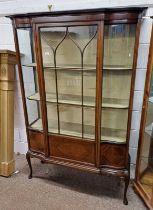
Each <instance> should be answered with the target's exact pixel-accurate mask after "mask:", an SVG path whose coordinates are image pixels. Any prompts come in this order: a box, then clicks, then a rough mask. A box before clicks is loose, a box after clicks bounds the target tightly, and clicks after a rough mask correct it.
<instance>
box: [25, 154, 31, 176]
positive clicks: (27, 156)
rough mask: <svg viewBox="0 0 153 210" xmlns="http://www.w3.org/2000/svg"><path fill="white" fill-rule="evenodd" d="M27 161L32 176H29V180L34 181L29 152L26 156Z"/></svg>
mask: <svg viewBox="0 0 153 210" xmlns="http://www.w3.org/2000/svg"><path fill="white" fill-rule="evenodd" d="M26 159H27V162H28V165H29V168H30V174H29V176H28V178H29V179H32V166H31V159H30V155H29V153H28V152H27V154H26Z"/></svg>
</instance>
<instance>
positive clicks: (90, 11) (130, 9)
mask: <svg viewBox="0 0 153 210" xmlns="http://www.w3.org/2000/svg"><path fill="white" fill-rule="evenodd" d="M145 9H147V7H126V8H97V9H86V10H85V9H83V10H65V11H51V12H35V13H25V14H14V15H9V16H6V17H9V18H11V19H13V18H27V17H28V18H29V17H38V16H57V15H77V14H78V15H83V14H95V13H114V12H115V13H120V12H132V13H140V12H142V11H144V10H145Z"/></svg>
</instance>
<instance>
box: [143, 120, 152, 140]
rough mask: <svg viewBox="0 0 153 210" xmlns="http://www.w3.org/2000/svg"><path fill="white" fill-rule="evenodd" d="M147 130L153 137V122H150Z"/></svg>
mask: <svg viewBox="0 0 153 210" xmlns="http://www.w3.org/2000/svg"><path fill="white" fill-rule="evenodd" d="M145 132H146V133H147V134H148V135H149V136H151V137H153V123H151V124H149V125H148V126H146V127H145Z"/></svg>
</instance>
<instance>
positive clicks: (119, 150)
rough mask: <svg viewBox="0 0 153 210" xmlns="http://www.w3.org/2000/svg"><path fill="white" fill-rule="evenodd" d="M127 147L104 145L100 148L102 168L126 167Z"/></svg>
mask: <svg viewBox="0 0 153 210" xmlns="http://www.w3.org/2000/svg"><path fill="white" fill-rule="evenodd" d="M125 154H126V145H117V144H110V143H102V144H101V146H100V163H101V166H108V167H116V168H123V167H125Z"/></svg>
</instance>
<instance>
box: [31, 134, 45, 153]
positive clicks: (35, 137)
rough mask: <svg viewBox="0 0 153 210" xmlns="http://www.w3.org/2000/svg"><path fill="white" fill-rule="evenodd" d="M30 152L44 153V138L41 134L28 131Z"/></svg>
mask: <svg viewBox="0 0 153 210" xmlns="http://www.w3.org/2000/svg"><path fill="white" fill-rule="evenodd" d="M29 142H30V150H32V151H35V152H41V153H43V154H44V153H45V144H44V142H45V137H44V135H43V134H42V133H38V132H35V131H29Z"/></svg>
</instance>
